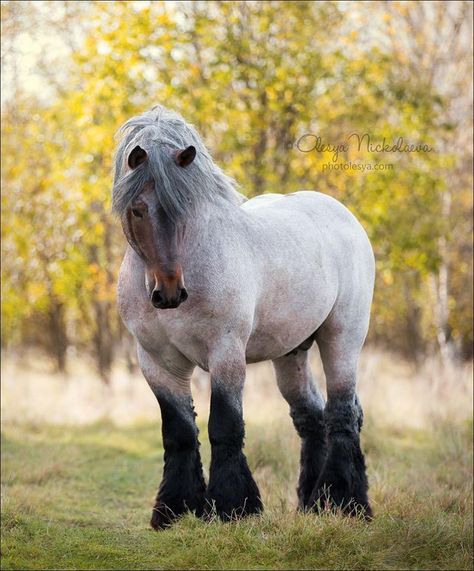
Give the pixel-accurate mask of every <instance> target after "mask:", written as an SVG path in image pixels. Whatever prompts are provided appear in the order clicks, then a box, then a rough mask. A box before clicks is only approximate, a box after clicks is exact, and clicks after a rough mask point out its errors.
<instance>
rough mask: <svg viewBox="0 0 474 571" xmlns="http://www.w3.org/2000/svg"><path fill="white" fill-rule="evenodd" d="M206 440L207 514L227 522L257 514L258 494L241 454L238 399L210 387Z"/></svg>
mask: <svg viewBox="0 0 474 571" xmlns="http://www.w3.org/2000/svg"><path fill="white" fill-rule="evenodd" d="M209 438H210V441H211V448H212V458H211V469H210V477H209V485H208V487H207V493H206V504H207V505H206V512H207V515H210V514H212V513H213V512H214V510H215V512H216V513H217V515H218V516H219V517H220V518H221V519H223V520H230V519H234V518H240V517H244V516H246V515H250V514H254V513H259V512H261V511H262V509H263V504H262V500H261V497H260V492H259V489H258V487H257V484H256V483H255V480H254V479H253V477H252V474H251V472H250V469H249V467H248V464H247V459H246V458H245V455H244V454H243V452H242V448H243V443H244V421H243V418H242V410H241V406H240V404H239V399H236V398H233V395H231V394H228V392H227V391H226V390H224V389H223V388H220V387H216V386H213V389H212V395H211V414H210V418H209Z"/></svg>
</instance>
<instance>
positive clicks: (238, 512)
mask: <svg viewBox="0 0 474 571" xmlns="http://www.w3.org/2000/svg"><path fill="white" fill-rule="evenodd" d="M233 499H234V501H232V499H229V498H228V499H226V500H223V499H220V500H215V499H210V498H209V499H208V500H207V502H206V507H205V508H204V515H203V518H204V519H205V520H206V521H212V520H213V519H214V518H215V517H216V516H217V517H219V518H220V519H221V520H222V521H235V520H239V519H242V518H244V517H248V516H251V515H257V514H260V513H262V512H263V503H262V500H261V498H260V495H258V494H256V495H254V496H248V497H245V498H244V499H243V500H241V501H236V499H235V498H233Z"/></svg>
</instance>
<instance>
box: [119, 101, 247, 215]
mask: <svg viewBox="0 0 474 571" xmlns="http://www.w3.org/2000/svg"><path fill="white" fill-rule="evenodd" d="M117 135H118V138H119V141H120V142H119V146H118V149H117V153H116V156H115V174H114V186H113V193H112V204H113V209H114V211H115V212H116V213H117V214H118V215H120V216H121V215H122V214H123V213H124V212H125V211H126V209H127V207H128V206H129V205H130V203H131V202H132V201H133V200H134V199H135V198H136V197H137V196H138V195H139V194H140V192H141V191H142V190H143V185H144V184H145V183H147V182H148V183H150V182H151V183H153V184H154V187H155V192H156V193H157V197H158V200H159V202H160V204H161V206H162V207H163V208H164V210H165V212H166V213H167V215H168V216H169V217H170V218H171V219H173V220H175V221H176V220H177V219H180V218H183V217H185V216H187V215H188V214H189V213H190V212H191V211H192V210H193V209H194V207H195V206H196V205H197V204H199V203H202V202H203V201H214V200H215V199H217V198H219V197H223V198H226V199H228V200H230V201H232V202H235V203H236V204H240V203H242V202H243V201H244V200H245V198H244V197H243V196H242V195H241V194H240V193H239V192H238V191H237V185H236V183H235V181H234V180H233V179H232V178H230V177H229V176H227V175H226V174H225V173H224V172H223V171H222V170H221V169H220V168H219V167H218V166H217V165H216V164H215V163H214V161H213V160H212V157H211V155H210V153H209V151H208V150H207V149H206V147H205V145H204V143H203V142H202V140H201V138H200V136H199V135H198V133H197V131H196V130H195V129H194V127H193V126H192V125H190V124H188V123H186V121H185V120H184V119H183V118H182V117H181V116H180V115H178V114H177V113H175V112H173V111H170V110H169V109H166V108H165V107H163V106H156V107H153V108H152V109H151V110H150V111H147V112H145V113H143V114H141V115H137V116H136V117H133V118H131V119H129V120H128V121H127V122H126V123H124V125H122V127H121V128H120V129H119V131H118V133H117ZM137 145H139V146H140V147H141V148H143V149H144V150H145V151H146V152H147V154H148V158H147V160H145V161H144V162H143V163H142V164H141V165H139V166H138V167H136V168H135V169H133V170H130V169H129V168H127V165H126V163H127V159H128V155H129V154H130V152H131V151H132V149H134V148H135V147H136V146H137ZM190 145H193V146H194V147H195V148H196V158H195V159H194V161H193V162H192V163H191V164H190V165H189V166H187V167H184V168H183V167H180V166H178V165H177V164H176V163H175V161H174V151H176V150H179V149H184V148H186V147H188V146H190Z"/></svg>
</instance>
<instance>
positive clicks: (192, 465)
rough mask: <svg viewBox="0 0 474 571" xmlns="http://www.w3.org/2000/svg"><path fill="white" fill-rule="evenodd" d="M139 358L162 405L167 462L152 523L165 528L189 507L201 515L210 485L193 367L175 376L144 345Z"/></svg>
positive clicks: (165, 457) (140, 349) (156, 526)
mask: <svg viewBox="0 0 474 571" xmlns="http://www.w3.org/2000/svg"><path fill="white" fill-rule="evenodd" d="M138 360H139V363H140V367H141V369H142V372H143V374H144V376H145V378H146V380H147V381H148V384H149V385H150V387H151V389H152V391H153V393H154V394H155V396H156V398H157V399H158V403H159V405H160V408H161V420H162V434H163V447H164V451H165V453H164V461H165V462H164V468H163V479H162V481H161V484H160V487H159V490H158V495H157V497H156V501H155V506H154V508H153V513H152V516H151V522H150V523H151V526H152V527H153V528H154V529H161V528H164V527H167V526H169V525H170V524H171V523H172V522H173V520H175V519H176V518H177V517H179V516H180V515H182V514H183V513H184V512H186V511H188V510H189V511H194V512H195V513H196V515H198V516H201V515H202V513H203V508H204V497H205V490H206V484H205V482H204V477H203V472H202V464H201V457H200V454H199V441H198V428H197V426H196V422H195V416H196V415H195V413H194V407H193V401H192V396H191V388H190V377H191V372H192V368H189V370H188V371H186V373H184V371H183V375H182V376H177V375H173V374H171V373H170V372H168V371H167V370H165V369H163V368H162V367H161V366H160V365H159V364H158V363H157V362H156V359H155V358H154V357H153V355H151V354H150V353H148V352H147V351H145V350H144V349H143V348H142V347H140V346H139V349H138Z"/></svg>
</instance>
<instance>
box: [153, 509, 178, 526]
mask: <svg viewBox="0 0 474 571" xmlns="http://www.w3.org/2000/svg"><path fill="white" fill-rule="evenodd" d="M177 517H178V516H177V515H176V514H175V513H174V512H173V510H171V509H170V508H169V507H168V506H165V505H164V504H158V505H156V506H155V507H154V508H153V512H152V514H151V520H150V525H151V527H152V528H153V529H154V530H156V531H159V530H161V529H166V528H168V527H170V526H171V525H172V524H173V523H174V521H175V520H176V519H177Z"/></svg>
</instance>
